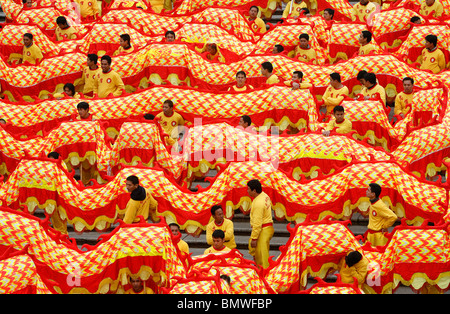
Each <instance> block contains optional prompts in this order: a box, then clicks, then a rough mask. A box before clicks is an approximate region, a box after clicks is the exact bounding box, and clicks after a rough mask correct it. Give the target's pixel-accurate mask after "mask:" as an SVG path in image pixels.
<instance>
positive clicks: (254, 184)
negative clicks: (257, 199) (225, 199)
mask: <svg viewBox="0 0 450 314" xmlns="http://www.w3.org/2000/svg"><path fill="white" fill-rule="evenodd" d="M247 186H248V187H249V188H250V190H252V191H256V193H261V192H262V186H261V182H259V180H256V179H253V180H250V181H248V182H247Z"/></svg>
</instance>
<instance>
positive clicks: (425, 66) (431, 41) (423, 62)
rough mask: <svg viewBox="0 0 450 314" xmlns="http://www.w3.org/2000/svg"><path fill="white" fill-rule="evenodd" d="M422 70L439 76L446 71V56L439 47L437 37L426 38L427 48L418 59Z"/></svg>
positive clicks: (428, 36)
mask: <svg viewBox="0 0 450 314" xmlns="http://www.w3.org/2000/svg"><path fill="white" fill-rule="evenodd" d="M418 61H419V63H420V69H421V70H430V71H431V72H433V73H434V74H437V73H439V72H441V71H442V70H444V69H445V66H446V64H445V63H446V62H445V55H444V53H443V52H442V50H441V49H439V48H438V47H437V36H436V35H427V36H426V37H425V48H424V49H423V50H422V54H421V55H420V56H419V59H418Z"/></svg>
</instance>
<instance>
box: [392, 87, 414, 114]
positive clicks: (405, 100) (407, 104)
mask: <svg viewBox="0 0 450 314" xmlns="http://www.w3.org/2000/svg"><path fill="white" fill-rule="evenodd" d="M413 98H414V92H412V93H410V94H406V93H405V92H400V93H398V94H397V96H395V107H394V114H400V113H403V115H406V114H407V113H408V112H409V111H410V110H411V105H412V103H413Z"/></svg>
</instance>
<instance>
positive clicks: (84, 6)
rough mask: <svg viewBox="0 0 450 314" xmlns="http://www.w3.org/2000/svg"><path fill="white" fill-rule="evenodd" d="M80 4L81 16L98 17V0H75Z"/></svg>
mask: <svg viewBox="0 0 450 314" xmlns="http://www.w3.org/2000/svg"><path fill="white" fill-rule="evenodd" d="M75 2H77V3H78V4H79V5H80V14H81V17H88V16H93V17H98V13H99V12H98V3H97V0H75Z"/></svg>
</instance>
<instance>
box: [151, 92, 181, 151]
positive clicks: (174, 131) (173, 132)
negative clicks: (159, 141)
mask: <svg viewBox="0 0 450 314" xmlns="http://www.w3.org/2000/svg"><path fill="white" fill-rule="evenodd" d="M155 120H156V121H158V123H159V124H160V125H161V128H162V130H163V131H164V133H165V134H167V135H168V137H165V141H166V144H167V145H174V144H175V143H176V141H177V139H178V138H179V135H180V131H181V130H180V129H179V126H182V125H184V119H183V117H182V116H181V115H180V114H179V113H178V112H175V111H174V110H173V101H172V100H170V99H167V100H166V101H164V103H163V111H162V112H160V113H158V114H157V115H156V117H155Z"/></svg>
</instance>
